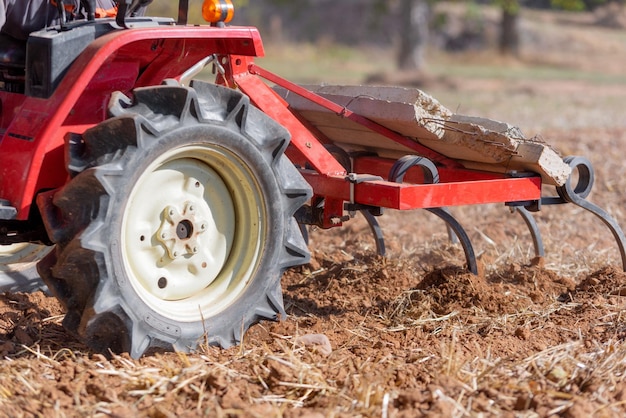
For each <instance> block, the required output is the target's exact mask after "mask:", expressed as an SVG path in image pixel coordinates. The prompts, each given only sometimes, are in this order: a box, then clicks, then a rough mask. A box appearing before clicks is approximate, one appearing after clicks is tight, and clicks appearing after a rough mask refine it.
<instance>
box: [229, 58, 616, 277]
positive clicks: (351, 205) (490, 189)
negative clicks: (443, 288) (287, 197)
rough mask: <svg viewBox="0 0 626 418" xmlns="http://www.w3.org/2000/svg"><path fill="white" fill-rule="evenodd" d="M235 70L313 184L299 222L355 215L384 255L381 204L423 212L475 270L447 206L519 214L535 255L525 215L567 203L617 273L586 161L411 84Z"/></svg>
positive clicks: (332, 223) (538, 245)
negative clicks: (584, 219) (596, 232)
mask: <svg viewBox="0 0 626 418" xmlns="http://www.w3.org/2000/svg"><path fill="white" fill-rule="evenodd" d="M239 67H241V68H246V71H244V72H242V73H239V74H237V73H236V72H235V74H234V78H235V79H236V80H237V86H238V87H239V88H241V90H243V91H244V92H245V93H247V94H249V95H250V96H251V97H253V100H254V102H255V104H256V105H257V106H259V107H260V108H261V109H262V110H263V111H265V112H266V113H268V114H269V115H270V116H272V117H273V118H275V119H276V120H280V121H281V123H283V124H284V126H286V127H287V128H288V129H289V130H290V131H291V134H292V143H291V147H290V148H289V149H288V152H287V153H288V155H289V157H290V159H291V160H292V162H294V164H296V166H298V167H300V169H301V173H302V174H303V176H304V177H305V179H306V180H307V181H308V182H309V183H310V184H311V185H312V187H313V191H314V197H313V199H312V200H311V205H309V206H306V207H304V208H302V209H301V210H300V211H299V212H298V214H297V218H298V220H299V222H300V223H301V224H304V225H307V224H308V225H317V226H319V227H322V228H331V227H336V226H340V225H341V224H342V222H345V221H347V220H349V219H351V218H352V217H353V216H354V215H355V214H356V212H360V213H362V214H363V215H364V217H365V219H366V221H367V222H368V224H369V226H370V229H371V231H372V233H373V234H374V237H375V241H376V247H377V251H378V253H379V254H380V255H384V254H385V251H386V248H385V240H384V236H383V233H382V229H381V227H380V225H379V223H378V221H377V219H376V218H377V216H379V215H381V214H382V212H383V209H384V208H393V209H399V210H411V209H426V210H427V211H429V212H431V213H432V214H434V215H436V216H437V217H439V218H440V219H442V220H443V221H444V222H445V224H446V225H447V227H448V233H449V237H450V239H451V240H453V241H455V242H459V243H460V244H461V246H462V247H463V250H464V253H465V259H466V263H467V268H468V269H469V270H470V271H471V272H473V273H475V274H477V272H478V265H477V261H476V253H475V251H474V249H473V246H472V243H471V241H470V238H469V236H468V234H467V232H466V231H465V229H464V228H463V226H462V225H461V223H460V222H459V221H458V220H457V219H456V218H455V217H454V216H453V215H452V214H451V212H450V211H449V210H448V209H446V208H447V207H449V206H460V205H475V204H486V203H504V204H505V205H506V206H508V207H509V208H510V209H511V211H512V212H516V213H519V214H520V216H521V217H522V219H523V220H524V222H525V224H526V226H527V227H528V229H529V231H530V235H531V237H532V240H533V245H534V251H535V255H536V256H539V257H541V256H544V254H545V251H544V246H543V240H542V238H541V233H540V231H539V228H538V226H537V222H536V221H535V219H534V217H533V212H537V211H539V210H541V208H542V207H543V206H548V205H557V204H565V203H572V204H574V205H576V206H579V207H581V208H583V209H585V210H586V211H588V212H591V213H592V214H594V215H595V216H597V217H598V218H599V219H601V220H602V222H603V223H604V224H605V225H606V226H607V227H608V228H609V229H610V231H611V233H612V234H613V236H614V238H615V240H616V242H617V245H618V247H619V252H620V255H621V259H622V265H623V267H624V269H625V270H626V252H625V248H626V238H625V236H624V233H623V232H622V230H621V228H620V227H619V225H618V224H617V222H616V221H615V219H614V218H612V217H611V216H610V215H609V214H608V213H607V212H606V211H604V210H603V209H601V208H600V207H598V206H596V205H595V204H593V203H591V202H589V201H587V200H586V197H587V196H588V195H589V193H590V192H591V188H592V187H593V183H594V171H593V167H592V166H591V163H590V162H589V161H588V160H587V159H586V158H583V157H567V158H565V159H561V157H559V156H558V154H557V153H556V152H555V151H554V150H553V149H552V148H550V147H549V146H548V145H547V144H545V143H544V142H543V141H540V140H538V139H536V138H531V139H528V138H525V137H524V136H523V135H522V133H521V132H520V131H519V129H518V128H515V127H513V126H510V125H508V124H504V123H500V122H496V121H492V120H488V119H484V118H474V117H468V116H463V115H456V114H453V113H452V112H450V111H449V110H447V109H445V108H444V107H443V106H442V105H441V104H439V103H438V102H437V101H436V100H434V99H433V98H431V97H430V96H428V95H425V94H424V93H422V92H419V91H417V90H409V89H400V88H377V87H345V86H313V87H311V86H307V87H303V86H299V85H295V84H293V83H290V82H289V81H287V80H284V79H282V78H280V77H278V76H276V75H275V74H272V73H270V72H268V71H266V70H264V69H262V68H260V67H258V66H256V65H255V64H253V63H250V64H249V65H247V66H245V65H242V64H241V63H239ZM231 69H235V70H236V66H232V67H231ZM256 76H260V77H261V78H265V79H267V80H269V81H270V82H272V83H274V84H275V85H276V86H275V87H274V92H275V93H277V94H271V95H270V94H268V95H264V94H259V93H258V92H259V89H261V88H262V87H261V85H262V83H263V82H262V81H260V80H259V77H256ZM277 96H278V97H277ZM573 173H575V174H576V175H577V182H576V183H575V184H573V177H575V176H574V175H573ZM545 185H551V186H554V187H555V189H556V196H555V197H553V196H543V195H542V186H545Z"/></svg>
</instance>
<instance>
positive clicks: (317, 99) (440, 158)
mask: <svg viewBox="0 0 626 418" xmlns="http://www.w3.org/2000/svg"><path fill="white" fill-rule="evenodd" d="M249 71H250V73H251V74H256V75H258V76H260V77H263V78H264V79H266V80H268V81H271V82H272V83H274V84H276V85H278V86H280V87H283V88H285V89H287V90H289V91H291V92H293V93H295V94H297V95H299V96H302V97H304V98H305V99H307V100H310V101H311V102H313V103H315V104H317V105H319V106H322V107H324V108H326V109H328V110H330V111H331V112H334V113H336V114H337V115H339V116H341V117H343V118H346V119H350V120H351V121H353V122H356V123H358V124H359V125H362V126H365V127H366V128H368V129H370V130H372V131H373V132H376V133H379V134H381V135H383V136H385V137H387V138H389V139H390V140H392V141H394V142H396V143H398V144H401V145H404V146H405V147H407V148H410V149H412V150H415V152H416V153H417V154H419V155H421V156H423V157H426V158H428V159H429V160H431V161H433V162H437V163H439V164H441V165H443V166H444V167H461V165H460V164H459V163H458V162H456V161H455V160H452V159H450V158H448V157H446V156H445V155H443V154H440V153H438V152H435V151H433V150H431V149H430V148H427V147H425V146H423V145H421V144H419V143H418V142H416V141H414V140H412V139H410V138H407V137H406V136H403V135H400V134H398V133H397V132H395V131H392V130H391V129H389V128H386V127H384V126H382V125H380V124H378V123H376V122H374V121H372V120H370V119H368V118H366V117H364V116H361V115H359V114H357V113H354V112H352V111H351V110H349V109H347V108H345V107H344V106H341V105H338V104H337V103H335V102H333V101H331V100H328V99H326V98H324V97H322V96H320V95H318V94H315V93H313V92H312V91H310V90H307V89H305V88H304V87H301V86H299V85H297V84H295V83H292V82H290V81H288V80H285V79H284V78H282V77H279V76H277V75H276V74H274V73H272V72H270V71H267V70H265V69H263V68H261V67H259V66H258V65H256V64H250V66H249Z"/></svg>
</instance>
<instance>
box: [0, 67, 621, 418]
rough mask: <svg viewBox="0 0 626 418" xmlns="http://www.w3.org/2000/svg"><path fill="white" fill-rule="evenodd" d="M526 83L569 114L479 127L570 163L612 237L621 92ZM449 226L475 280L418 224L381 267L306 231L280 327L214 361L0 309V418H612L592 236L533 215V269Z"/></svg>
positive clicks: (602, 257) (496, 217) (610, 281)
mask: <svg viewBox="0 0 626 418" xmlns="http://www.w3.org/2000/svg"><path fill="white" fill-rule="evenodd" d="M621 59H622V62H624V57H621ZM621 68H624V67H621ZM530 84H531V85H532V86H535V87H533V88H534V90H532V91H530V92H529V91H528V90H523V91H522V94H523V95H525V96H531V97H532V98H535V99H537V100H535V101H532V103H536V102H537V101H539V102H541V101H542V98H544V97H545V98H548V97H549V98H550V99H546V102H548V103H550V104H552V102H550V100H551V99H552V98H553V97H557V96H558V97H561V98H562V100H563V102H564V103H569V104H571V107H568V106H564V107H562V108H554V106H550V107H549V108H547V107H544V108H542V107H541V106H540V105H532V106H526V107H524V106H523V105H519V106H517V105H516V106H513V105H512V104H511V103H508V105H507V104H505V105H503V106H502V107H501V108H498V109H495V110H494V109H492V110H491V112H494V114H488V115H485V114H482V115H483V116H490V117H499V118H501V119H502V120H505V121H508V122H512V123H519V124H520V125H521V126H522V127H524V126H525V123H526V125H529V126H531V129H537V130H540V129H541V134H542V136H543V137H544V138H545V139H546V140H547V141H548V142H549V143H551V144H552V145H554V146H555V148H556V149H557V150H559V151H560V152H561V153H562V154H563V155H585V156H587V157H588V158H589V159H590V160H591V161H592V162H593V163H594V166H595V169H596V185H595V188H594V191H593V192H592V194H591V196H590V198H589V200H591V201H593V202H596V203H598V204H599V205H601V206H602V207H603V208H605V209H606V210H608V211H609V212H610V213H611V214H612V215H613V216H614V217H615V218H616V219H617V220H618V221H619V222H620V223H621V224H622V225H626V213H625V212H624V210H623V207H624V204H625V199H626V195H624V193H623V192H622V191H623V190H624V189H625V188H626V176H625V175H624V172H625V171H626V170H625V169H624V162H623V161H622V150H624V149H626V117H624V110H623V109H624V103H626V92H625V89H624V87H623V85H622V84H616V85H615V86H614V87H615V88H611V87H610V86H609V87H606V85H603V86H604V87H603V88H598V89H594V88H593V86H591V87H590V85H589V84H588V83H587V82H579V81H569V82H566V81H564V82H559V83H553V84H551V83H544V84H541V88H538V87H536V86H537V84H536V83H530ZM520 85H521V86H525V85H528V83H527V82H519V83H516V82H511V83H507V84H506V86H505V87H502V86H501V85H500V84H499V82H497V81H492V82H486V81H481V82H477V83H474V84H472V83H467V82H463V83H455V84H454V86H455V88H456V90H455V92H454V94H461V93H463V92H462V91H461V90H462V89H465V93H466V94H468V95H471V94H472V93H473V92H477V94H485V89H486V87H489V86H492V87H493V86H496V87H493V90H492V93H491V96H494V95H497V94H502V91H503V90H504V91H508V92H509V94H510V95H511V97H512V98H513V100H517V96H516V94H518V93H519V92H520V90H519V89H520ZM434 87H437V86H434ZM472 89H474V90H472ZM506 89H508V90H506ZM487 90H488V89H487ZM451 94H452V93H451ZM487 94H488V95H489V93H487ZM435 96H437V95H435ZM526 98H528V97H526ZM528 102H529V101H528V100H527V101H524V102H519V103H528ZM517 103H518V102H516V101H513V104H517ZM607 103H621V109H619V108H618V109H616V108H615V106H607ZM444 104H448V103H445V102H444ZM452 105H453V104H452ZM477 106H478V105H477ZM605 106H606V107H605ZM498 112H500V113H498ZM550 112H551V113H550ZM466 113H468V112H466ZM479 114H480V113H479ZM598 115H604V116H606V117H605V118H602V117H598ZM611 115H614V116H613V117H609V116H611ZM620 115H621V117H620ZM516 116H517V117H519V119H520V120H521V121H520V120H518V119H517V118H516ZM563 118H565V119H564V121H563ZM543 120H546V121H548V122H545V123H543V122H542V121H543ZM552 122H554V123H552ZM548 192H549V191H548ZM452 212H453V214H454V215H455V216H456V217H457V219H459V220H460V222H461V223H462V224H463V225H464V226H465V227H466V229H467V231H468V234H469V235H470V237H471V238H472V242H473V244H474V246H475V250H476V252H477V254H478V259H479V264H480V274H479V275H477V276H473V275H471V274H468V273H466V272H465V270H464V268H463V267H464V259H463V252H462V250H461V248H460V247H459V246H458V244H451V243H449V242H448V238H447V234H446V230H445V226H444V224H443V223H442V222H441V221H440V220H438V219H437V218H435V217H434V216H432V215H431V214H429V213H426V212H424V211H417V212H411V213H398V212H391V211H390V212H389V213H387V214H385V216H383V217H382V218H381V219H380V222H381V225H382V226H383V230H384V231H385V237H386V240H387V241H386V244H387V249H388V255H387V257H384V258H383V257H379V256H377V255H376V252H375V243H374V240H373V238H372V237H371V235H370V233H369V230H368V227H367V224H366V223H365V222H364V220H363V219H362V218H361V217H360V216H357V217H356V218H355V219H354V220H352V221H350V222H348V223H346V225H345V226H344V227H343V228H341V229H336V230H332V231H321V230H312V231H311V248H312V255H313V257H312V261H311V263H310V264H308V265H306V266H303V267H300V268H297V269H294V270H292V271H289V272H288V273H287V274H286V275H285V277H284V279H283V289H284V298H285V306H286V309H287V313H288V314H289V316H288V317H287V318H285V319H284V320H283V321H282V322H277V323H269V322H264V323H261V324H258V325H256V326H253V327H252V328H251V329H250V330H249V331H248V332H247V333H246V335H245V339H244V341H243V344H242V345H241V346H240V347H235V348H232V349H228V350H220V349H216V348H214V347H201V348H200V349H199V350H198V351H197V352H196V353H193V354H180V353H156V354H153V355H149V356H146V357H144V358H142V359H140V360H131V359H130V358H128V357H127V356H125V355H122V356H117V357H114V358H113V359H111V360H109V359H106V358H105V357H103V356H101V355H98V354H94V353H92V352H90V351H89V350H88V349H87V348H85V347H84V346H83V345H82V344H81V343H79V342H77V341H75V340H74V339H73V337H72V336H70V335H68V334H67V333H65V331H64V330H63V328H62V327H61V325H60V322H61V320H62V317H63V312H62V311H61V309H60V306H59V305H58V303H57V302H56V300H55V299H53V298H50V297H47V296H46V295H44V294H43V293H41V292H38V293H33V294H4V295H0V355H1V358H2V360H0V416H7V417H39V416H46V417H70V416H96V417H126V416H146V417H192V416H194V417H195V416H217V417H221V416H245V417H272V416H273V417H281V416H284V417H307V418H317V417H353V416H367V417H369V416H376V417H384V418H386V417H416V416H458V417H461V416H505V417H507V416H509V417H517V416H525V417H526V416H528V417H531V416H541V417H543V416H555V417H556V416H564V417H588V416H598V417H619V416H624V415H625V414H626V381H625V379H626V377H625V376H626V342H625V341H624V339H625V338H626V322H625V319H624V312H626V274H625V273H624V272H623V271H622V268H621V263H620V258H619V253H618V251H617V246H616V244H615V242H614V240H613V238H612V236H611V234H610V232H609V231H608V229H606V228H605V226H604V225H603V224H602V223H601V222H599V221H598V220H597V219H595V218H594V217H593V216H592V215H590V214H589V213H586V212H584V211H582V210H580V209H578V208H576V207H573V206H572V205H566V206H558V207H545V208H543V210H542V211H541V212H540V213H538V214H537V215H536V218H537V221H538V224H539V227H540V229H541V231H542V233H543V239H544V243H545V247H546V257H545V258H541V259H539V258H536V257H535V256H534V252H533V247H532V240H531V238H530V235H529V233H528V231H527V230H526V228H525V225H524V223H523V222H522V220H521V218H519V217H518V215H515V214H511V213H509V210H508V208H506V207H503V206H502V205H485V206H482V207H464V208H452Z"/></svg>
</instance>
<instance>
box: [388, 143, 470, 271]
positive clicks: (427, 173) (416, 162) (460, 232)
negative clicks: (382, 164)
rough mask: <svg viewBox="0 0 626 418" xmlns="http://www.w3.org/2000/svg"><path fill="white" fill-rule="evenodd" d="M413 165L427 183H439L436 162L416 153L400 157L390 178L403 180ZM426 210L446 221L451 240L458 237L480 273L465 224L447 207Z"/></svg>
mask: <svg viewBox="0 0 626 418" xmlns="http://www.w3.org/2000/svg"><path fill="white" fill-rule="evenodd" d="M411 167H420V168H421V169H422V171H423V172H424V180H425V181H426V183H430V184H435V183H439V172H438V171H437V167H436V166H435V164H434V163H433V162H432V161H430V160H429V159H427V158H424V157H419V156H415V155H407V156H405V157H402V158H400V159H399V160H398V161H397V162H396V164H394V166H393V167H392V168H391V171H390V173H389V180H390V181H394V182H396V183H400V182H402V179H403V178H404V175H405V174H406V172H407V171H408V170H409V169H410V168H411ZM426 210H427V211H429V212H430V213H432V214H434V215H437V216H438V217H439V218H441V219H442V220H443V221H444V222H445V223H446V226H447V228H448V237H450V240H451V241H452V242H455V241H454V240H453V239H452V237H456V239H457V240H458V241H457V242H460V243H461V246H462V247H463V252H464V253H465V260H466V261H467V268H468V270H469V271H470V272H471V273H472V274H475V275H478V264H477V262H476V254H475V253H474V247H473V246H472V242H471V241H470V239H469V236H468V235H467V232H465V229H464V228H463V226H462V225H461V224H460V223H459V221H457V220H456V218H455V217H454V216H452V214H451V213H450V211H449V210H448V209H446V208H428V209H426Z"/></svg>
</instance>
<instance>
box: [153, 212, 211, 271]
mask: <svg viewBox="0 0 626 418" xmlns="http://www.w3.org/2000/svg"><path fill="white" fill-rule="evenodd" d="M206 229H207V223H206V221H204V220H203V219H200V218H199V217H197V216H196V210H195V208H194V206H193V204H192V203H190V202H186V203H185V204H184V206H183V208H182V210H179V209H178V208H177V207H176V206H173V205H168V206H166V207H165V208H164V209H163V222H161V226H160V227H159V230H158V231H157V235H156V236H157V240H158V241H159V242H160V243H161V244H162V245H163V247H165V249H166V250H167V255H168V257H169V258H170V259H172V260H175V259H177V258H179V257H183V256H186V255H194V254H196V253H197V252H198V236H199V235H200V234H202V233H204V232H205V231H206Z"/></svg>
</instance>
